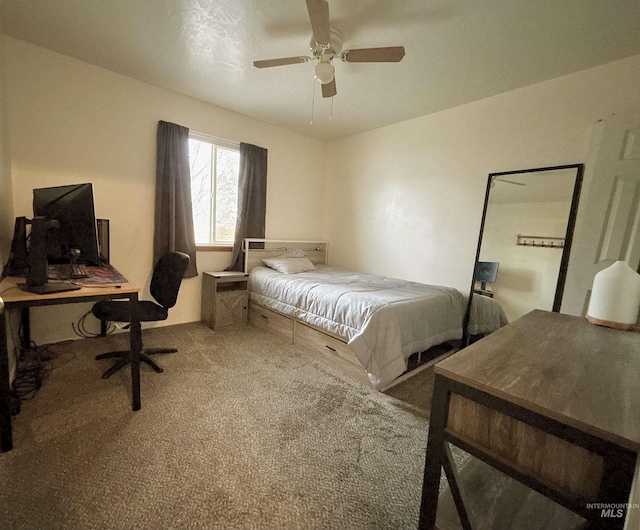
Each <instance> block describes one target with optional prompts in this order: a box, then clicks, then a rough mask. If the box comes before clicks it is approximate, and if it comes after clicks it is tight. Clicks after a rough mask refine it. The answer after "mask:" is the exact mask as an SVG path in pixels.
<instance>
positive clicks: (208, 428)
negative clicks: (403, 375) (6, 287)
mask: <svg viewBox="0 0 640 530" xmlns="http://www.w3.org/2000/svg"><path fill="white" fill-rule="evenodd" d="M143 337H144V339H145V345H146V346H149V347H153V346H160V345H164V346H169V345H175V346H177V347H179V348H180V352H179V353H177V354H172V355H167V356H159V359H158V360H159V362H160V363H161V364H162V365H163V366H164V368H165V372H164V373H163V374H156V373H154V372H152V371H151V369H149V367H147V366H146V365H142V368H141V372H142V410H140V411H138V412H132V411H131V407H130V395H129V370H128V369H126V370H122V371H120V372H118V374H116V375H115V376H113V377H112V378H111V379H109V380H102V379H101V378H100V376H101V373H102V371H104V370H105V369H106V368H107V367H108V366H109V362H110V361H95V360H94V359H93V356H94V355H95V354H96V353H100V352H104V351H109V350H113V349H119V348H121V347H122V346H124V345H126V341H127V340H128V336H127V335H126V334H120V335H117V336H110V337H106V338H99V339H88V340H83V341H76V342H74V343H71V344H65V345H59V346H55V347H53V348H52V349H53V350H54V351H55V352H56V357H55V358H54V359H53V360H52V363H53V364H54V365H55V366H57V367H56V368H55V369H54V370H53V372H52V373H51V375H50V376H49V377H48V379H47V380H46V382H45V384H44V386H43V387H42V388H41V389H40V391H39V392H38V394H37V396H36V397H35V398H34V399H33V400H31V401H28V402H25V403H23V406H22V412H21V413H20V414H19V415H18V416H16V418H15V420H14V447H15V448H14V450H13V451H11V452H9V453H6V454H2V455H0V477H2V481H3V484H2V487H0V527H2V528H65V529H74V528H82V529H89V528H150V529H151V528H153V529H157V528H225V529H232V528H243V529H244V528H260V529H270V528H274V529H279V528H282V529H296V528H336V529H337V528H341V529H342V528H354V529H357V528H381V529H382V528H390V529H400V528H415V527H416V526H417V520H418V511H419V504H420V491H421V484H422V470H423V466H424V454H425V447H426V440H427V421H428V407H429V404H430V396H431V388H432V384H433V373H432V370H431V369H427V370H424V371H423V372H421V373H420V374H418V375H416V376H415V377H413V378H411V379H409V380H408V381H405V382H404V383H402V384H400V385H399V386H397V387H395V388H393V389H391V390H389V391H388V392H387V393H385V394H382V393H379V392H375V391H373V390H371V389H369V388H366V387H364V386H362V385H361V384H359V383H357V382H355V381H352V380H350V379H348V378H346V377H345V376H343V375H342V374H341V373H339V372H338V371H336V370H333V369H332V368H331V367H329V366H327V365H326V364H324V363H322V362H321V361H318V360H315V359H313V358H312V357H310V356H309V355H307V354H306V353H304V352H303V351H300V350H299V349H297V348H296V347H294V346H291V345H288V344H286V343H285V342H283V341H282V340H280V339H278V338H276V337H273V336H271V335H269V334H266V333H264V332H262V331H260V330H257V329H256V328H254V327H251V326H247V327H242V328H236V329H232V330H227V331H220V332H216V333H214V332H212V331H211V330H209V329H208V328H206V327H205V326H203V325H201V324H185V325H180V326H173V327H164V328H156V329H152V330H146V331H145V332H144V335H143Z"/></svg>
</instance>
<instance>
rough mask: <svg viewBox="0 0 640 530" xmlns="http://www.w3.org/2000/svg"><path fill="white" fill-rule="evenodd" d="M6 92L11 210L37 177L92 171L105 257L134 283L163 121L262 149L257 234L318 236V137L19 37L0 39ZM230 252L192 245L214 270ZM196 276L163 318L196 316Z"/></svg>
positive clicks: (42, 328) (55, 180)
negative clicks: (107, 232) (106, 226)
mask: <svg viewBox="0 0 640 530" xmlns="http://www.w3.org/2000/svg"><path fill="white" fill-rule="evenodd" d="M6 52H7V72H8V75H7V96H8V97H7V101H8V111H9V126H10V131H11V158H12V172H13V184H14V185H13V205H14V210H15V215H27V216H29V217H30V216H31V215H32V209H31V199H32V192H31V190H32V189H33V188H36V187H43V186H53V185H61V184H71V183H80V182H92V183H93V186H94V195H95V208H96V215H97V216H98V217H103V218H107V219H110V220H111V261H112V263H113V264H114V265H115V266H116V267H117V268H118V269H119V270H120V271H121V272H122V273H123V274H124V275H125V276H126V277H127V278H128V279H130V280H131V281H133V282H135V283H136V284H138V285H140V286H144V287H145V292H144V293H143V295H142V296H143V297H144V296H147V295H148V294H147V293H148V283H149V279H150V272H151V269H152V266H153V263H152V238H153V208H154V185H155V164H156V161H155V157H156V127H157V122H158V120H166V121H171V122H175V123H179V124H180V125H183V126H186V127H189V128H190V129H192V130H195V131H199V132H202V133H206V134H209V135H212V136H217V137H221V138H226V139H229V140H234V141H242V142H247V143H252V144H256V145H259V146H261V147H265V148H267V149H268V150H269V154H268V157H269V158H268V160H269V162H268V163H269V166H268V187H267V236H268V237H272V238H283V237H286V238H299V239H313V238H319V237H320V236H321V234H320V226H321V221H322V205H321V203H320V201H318V197H319V196H320V195H321V193H322V185H323V179H322V176H323V175H322V169H323V163H324V152H325V147H326V146H325V144H322V143H319V142H317V141H315V140H311V139H308V138H305V137H302V136H299V135H296V134H293V133H290V132H287V131H284V130H282V129H279V128H277V127H273V126H271V125H267V124H265V123H262V122H260V121H257V120H254V119H251V118H248V117H246V116H242V115H240V114H236V113H233V112H230V111H227V110H224V109H221V108H217V107H214V106H212V105H209V104H206V103H203V102H201V101H198V100H195V99H192V98H188V97H185V96H182V95H179V94H177V93H174V92H170V91H167V90H164V89H160V88H156V87H153V86H151V85H147V84H144V83H141V82H138V81H135V80H133V79H131V78H128V77H124V76H121V75H118V74H115V73H113V72H110V71H107V70H104V69H101V68H97V67H94V66H91V65H89V64H87V63H83V62H81V61H77V60H75V59H71V58H69V57H66V56H63V55H59V54H56V53H53V52H50V51H47V50H44V49H42V48H39V47H36V46H33V45H31V44H28V43H25V42H23V41H19V40H15V39H11V38H7V39H6ZM230 257H231V255H230V253H203V254H199V255H198V260H199V263H198V266H199V269H200V271H201V272H202V271H203V270H220V269H222V268H224V267H226V266H227V265H228V264H229V262H230ZM200 288H201V277H199V278H194V279H189V280H185V281H184V282H183V286H182V289H181V293H180V297H179V300H178V304H177V306H176V307H175V308H174V309H173V310H172V311H171V312H170V316H169V320H168V321H167V324H175V323H180V322H190V321H197V320H199V319H200ZM90 307H91V306H90V305H85V304H82V305H73V306H64V308H59V307H58V308H38V309H36V310H34V316H33V319H32V320H33V337H34V339H35V340H36V341H37V342H42V341H47V342H49V341H56V340H61V339H67V338H72V337H73V332H72V329H71V322H75V321H77V320H78V318H79V317H80V316H82V314H84V313H85V312H86V311H87V310H89V309H90Z"/></svg>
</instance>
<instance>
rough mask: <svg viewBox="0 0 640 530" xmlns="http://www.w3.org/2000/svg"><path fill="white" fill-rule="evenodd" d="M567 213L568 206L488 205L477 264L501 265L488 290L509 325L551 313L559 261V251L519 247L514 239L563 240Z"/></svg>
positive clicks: (560, 257) (552, 204) (559, 203)
mask: <svg viewBox="0 0 640 530" xmlns="http://www.w3.org/2000/svg"><path fill="white" fill-rule="evenodd" d="M570 210H571V202H544V203H502V204H496V203H492V204H489V208H488V210H487V216H486V219H485V224H484V233H483V236H482V251H481V252H480V260H481V261H497V262H499V263H500V266H499V268H498V277H497V281H496V283H494V284H493V285H491V288H492V290H493V292H494V298H495V299H496V300H497V301H498V302H500V305H501V306H502V308H503V309H504V312H505V314H506V315H507V318H508V319H509V322H512V321H514V320H515V319H517V318H520V317H521V316H523V315H526V314H527V313H528V312H529V311H531V310H533V309H544V310H546V311H551V309H552V308H553V300H554V297H555V293H556V286H557V284H558V272H559V270H560V261H561V260H562V249H560V248H534V247H527V246H519V245H516V241H517V235H518V234H524V235H538V236H543V237H564V236H565V234H566V232H567V219H568V218H569V211H570Z"/></svg>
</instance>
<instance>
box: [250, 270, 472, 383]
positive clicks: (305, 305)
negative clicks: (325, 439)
mask: <svg viewBox="0 0 640 530" xmlns="http://www.w3.org/2000/svg"><path fill="white" fill-rule="evenodd" d="M249 293H250V297H251V299H252V300H253V301H255V302H256V303H258V304H260V305H261V306H264V307H267V308H271V309H275V310H276V311H279V312H281V313H284V314H286V315H290V316H292V317H296V318H298V319H300V320H302V321H303V322H307V323H309V324H311V325H313V326H316V327H318V328H320V329H324V330H326V331H328V332H330V333H333V334H335V335H338V336H340V337H342V338H343V339H345V340H347V342H348V344H349V346H350V347H351V348H352V349H353V351H354V352H355V354H356V356H357V357H358V359H359V360H360V362H361V363H362V366H364V368H365V370H366V371H367V373H368V374H369V378H370V379H371V381H372V383H373V384H374V385H375V386H376V388H383V387H385V386H386V385H387V384H388V383H390V382H391V381H392V380H393V379H395V378H396V377H398V376H399V375H401V374H402V373H403V372H404V371H405V370H406V366H407V365H406V360H407V358H408V357H409V356H410V355H411V354H412V353H415V352H419V351H424V350H427V349H428V348H430V347H432V346H435V345H436V344H440V343H442V342H445V341H447V340H452V339H459V338H461V337H462V317H463V314H464V311H465V304H466V302H465V298H464V297H463V296H462V294H461V293H460V292H459V291H457V290H456V289H454V288H451V287H441V286H434V285H425V284H420V283H415V282H409V281H405V280H396V279H393V278H386V277H383V276H375V275H371V274H361V273H356V272H351V271H346V270H343V269H337V268H334V267H322V268H320V269H318V270H316V271H312V272H306V273H300V274H291V275H288V274H281V273H279V272H276V271H274V270H272V269H269V268H267V267H256V268H254V269H253V270H252V271H251V273H250V276H249Z"/></svg>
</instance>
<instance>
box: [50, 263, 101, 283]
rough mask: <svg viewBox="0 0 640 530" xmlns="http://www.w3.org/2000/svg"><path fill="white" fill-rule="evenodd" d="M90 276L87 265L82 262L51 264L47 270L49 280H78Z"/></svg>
mask: <svg viewBox="0 0 640 530" xmlns="http://www.w3.org/2000/svg"><path fill="white" fill-rule="evenodd" d="M90 276H91V275H90V274H89V271H88V270H87V267H86V266H85V265H82V264H80V263H55V264H53V265H49V268H48V271H47V279H48V280H76V279H79V278H89V277H90Z"/></svg>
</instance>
